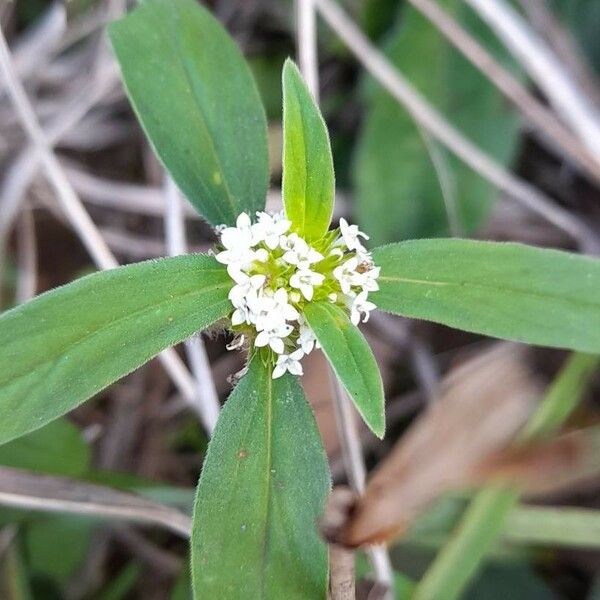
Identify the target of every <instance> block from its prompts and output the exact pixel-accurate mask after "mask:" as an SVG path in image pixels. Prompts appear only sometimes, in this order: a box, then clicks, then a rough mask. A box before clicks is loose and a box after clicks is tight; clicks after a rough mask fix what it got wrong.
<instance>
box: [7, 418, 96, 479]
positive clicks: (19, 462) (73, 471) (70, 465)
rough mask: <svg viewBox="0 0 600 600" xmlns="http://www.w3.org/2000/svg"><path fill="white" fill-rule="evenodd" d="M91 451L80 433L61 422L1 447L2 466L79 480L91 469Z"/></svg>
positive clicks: (66, 423)
mask: <svg viewBox="0 0 600 600" xmlns="http://www.w3.org/2000/svg"><path fill="white" fill-rule="evenodd" d="M90 460H91V452H90V448H89V447H88V445H87V444H86V442H85V440H84V439H83V436H82V435H81V432H80V431H79V429H77V427H75V425H73V424H72V423H69V421H67V419H58V420H56V421H53V422H52V423H48V425H46V426H44V427H42V428H41V429H38V430H37V431H32V432H31V433H28V434H27V435H24V436H23V437H21V438H19V439H17V440H13V441H12V442H10V443H8V444H4V445H2V446H0V465H2V466H3V467H13V468H15V469H26V470H30V471H40V472H43V473H52V474H53V475H63V476H65V477H78V476H80V475H83V474H84V473H85V472H86V471H87V469H88V468H89V466H90Z"/></svg>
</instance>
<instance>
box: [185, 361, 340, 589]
mask: <svg viewBox="0 0 600 600" xmlns="http://www.w3.org/2000/svg"><path fill="white" fill-rule="evenodd" d="M328 491H329V474H328V469H327V461H326V458H325V454H324V451H323V447H322V445H321V439H320V437H319V432H318V430H317V427H316V423H315V420H314V417H313V415H312V412H311V410H310V408H309V406H308V404H307V402H306V400H305V398H304V394H303V393H302V389H301V388H300V386H299V384H298V382H297V380H296V379H295V378H294V377H292V376H291V375H287V374H286V375H284V376H283V377H281V378H280V379H275V380H273V379H271V369H270V368H267V367H265V366H263V364H262V362H261V359H260V356H258V355H257V356H255V357H254V358H253V359H252V361H251V363H250V366H249V369H248V372H247V373H246V375H244V377H243V378H242V379H241V380H240V382H239V383H238V385H237V387H236V388H235V390H234V391H233V393H232V394H231V396H230V398H229V400H228V401H227V403H226V404H225V407H224V409H223V412H222V413H221V416H220V417H219V422H218V424H217V428H216V430H215V432H214V435H213V438H212V440H211V442H210V444H209V447H208V454H207V457H206V461H205V464H204V467H203V469H202V475H201V477H200V482H199V484H198V496H197V499H196V506H195V511H194V525H193V530H192V583H193V588H194V597H195V598H219V599H220V600H228V599H232V600H237V599H238V598H256V599H257V600H259V599H273V600H280V599H281V598H286V599H289V600H296V599H298V600H299V599H306V600H319V599H321V600H323V599H324V598H325V595H326V587H327V548H326V546H325V545H324V543H323V542H322V541H321V540H320V538H319V535H318V533H317V525H316V523H317V519H318V518H319V516H320V514H321V511H322V509H323V504H324V501H325V497H326V496H327V493H328Z"/></svg>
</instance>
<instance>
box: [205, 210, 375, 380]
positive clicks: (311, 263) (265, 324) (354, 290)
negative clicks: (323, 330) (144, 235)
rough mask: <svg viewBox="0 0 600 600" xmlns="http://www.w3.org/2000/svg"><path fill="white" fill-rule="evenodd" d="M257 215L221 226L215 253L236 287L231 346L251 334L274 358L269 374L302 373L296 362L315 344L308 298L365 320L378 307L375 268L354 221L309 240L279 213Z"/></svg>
mask: <svg viewBox="0 0 600 600" xmlns="http://www.w3.org/2000/svg"><path fill="white" fill-rule="evenodd" d="M256 216H257V221H256V222H255V223H252V221H251V219H250V216H249V215H248V214H246V213H241V214H240V215H239V217H238V218H237V221H236V226H235V227H227V226H221V227H219V228H218V229H217V231H218V232H219V234H220V247H221V248H220V251H219V252H218V253H217V254H216V259H217V260H218V261H219V262H221V263H223V264H225V265H227V272H228V273H229V275H230V277H231V278H232V280H233V282H234V285H233V287H232V288H231V290H230V292H229V300H230V301H231V304H232V306H233V309H232V313H231V327H232V330H233V331H234V332H235V333H236V334H237V339H236V342H234V343H233V344H230V346H229V348H230V349H234V348H237V347H240V346H242V345H243V344H244V343H245V341H246V340H247V339H248V340H249V343H251V344H253V345H254V346H255V347H257V348H267V349H269V350H270V354H271V357H272V360H273V363H274V365H275V366H274V369H273V378H274V379H276V378H277V377H281V376H282V375H283V374H284V373H285V372H286V371H289V372H290V373H292V374H294V375H302V365H301V364H300V360H301V359H302V358H303V357H304V356H305V355H307V354H309V353H310V352H311V351H312V350H313V349H314V348H315V347H318V342H317V339H316V337H315V335H314V333H313V331H312V330H311V329H310V327H309V325H308V323H307V322H306V320H305V318H304V316H303V314H304V308H305V306H306V304H307V303H309V302H321V301H324V302H330V303H333V304H336V305H338V306H340V307H342V308H343V309H344V310H346V311H347V312H348V313H349V315H350V319H351V321H352V323H354V324H355V325H358V323H359V322H360V321H361V320H362V321H363V322H365V321H367V320H368V318H369V313H370V312H371V310H373V309H374V308H375V305H374V304H373V303H372V302H370V301H369V300H368V294H369V292H372V291H376V290H377V289H379V288H378V285H377V277H378V276H379V268H378V267H376V266H375V265H374V264H373V260H372V258H371V255H370V253H369V252H368V251H367V249H366V248H365V247H364V246H363V244H362V242H361V239H360V238H363V239H368V237H367V236H366V235H365V234H364V233H363V232H361V231H360V230H359V229H358V227H357V226H356V225H349V224H348V223H347V221H346V220H345V219H340V226H339V229H335V230H333V231H329V232H328V233H327V234H326V235H325V236H323V237H322V238H321V239H319V240H311V243H308V242H307V241H306V240H305V239H304V238H302V237H300V236H299V235H298V234H297V233H294V232H293V231H291V229H292V223H291V222H290V221H289V220H287V219H286V218H285V215H284V213H274V214H271V213H267V212H258V213H256Z"/></svg>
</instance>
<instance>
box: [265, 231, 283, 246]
mask: <svg viewBox="0 0 600 600" xmlns="http://www.w3.org/2000/svg"><path fill="white" fill-rule="evenodd" d="M264 241H265V244H266V245H267V247H268V248H270V249H271V250H275V248H277V246H278V245H279V236H278V235H277V234H273V233H271V234H269V235H267V236H265V239H264Z"/></svg>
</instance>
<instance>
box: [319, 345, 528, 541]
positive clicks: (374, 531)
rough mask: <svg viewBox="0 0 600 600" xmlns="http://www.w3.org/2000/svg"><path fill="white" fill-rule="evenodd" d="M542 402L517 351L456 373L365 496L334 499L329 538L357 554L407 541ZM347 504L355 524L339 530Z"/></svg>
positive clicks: (512, 348)
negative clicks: (429, 511)
mask: <svg viewBox="0 0 600 600" xmlns="http://www.w3.org/2000/svg"><path fill="white" fill-rule="evenodd" d="M537 395H538V387H537V385H536V384H535V381H534V378H533V375H532V374H531V372H530V371H529V370H528V368H527V367H526V365H525V360H524V350H523V349H522V348H520V347H519V346H516V345H514V344H501V345H499V346H496V347H495V348H493V349H492V350H490V351H487V352H485V353H483V354H482V355H480V356H479V357H477V358H475V359H473V360H470V361H468V362H467V363H466V364H464V365H463V366H462V367H459V368H457V369H455V370H454V371H453V372H452V373H451V374H450V375H449V376H448V377H447V378H446V379H445V381H444V383H443V385H442V389H441V391H440V398H439V400H438V401H437V402H436V403H435V404H434V405H433V406H432V407H431V408H430V409H429V410H428V411H427V412H426V413H425V414H424V415H423V416H422V417H421V418H420V419H419V420H418V422H417V423H416V424H415V425H414V426H413V427H412V428H411V429H410V430H409V432H408V433H407V434H406V435H405V436H404V437H403V438H402V439H401V441H400V442H399V443H398V444H397V445H396V447H395V449H394V450H393V451H392V453H391V454H390V455H389V456H388V457H387V459H386V460H385V461H384V462H383V463H382V464H381V466H380V467H379V468H378V469H377V471H376V472H375V474H374V475H373V477H372V478H371V480H370V481H369V484H368V486H367V489H366V491H365V494H364V496H362V497H361V498H360V499H358V501H357V502H355V503H354V504H352V505H349V503H348V498H347V494H346V496H345V498H342V501H340V498H339V496H338V493H337V492H334V494H332V497H331V499H330V502H329V505H328V509H327V511H326V513H325V517H324V519H323V522H322V532H323V535H324V536H325V537H326V539H327V540H328V541H331V542H335V543H340V544H343V545H346V546H349V547H357V546H361V545H364V544H372V543H378V542H384V541H388V540H390V539H392V538H394V537H397V536H399V535H401V534H402V533H403V532H404V531H405V530H406V529H407V527H408V526H409V525H410V523H412V522H413V520H414V519H415V517H416V516H418V515H419V514H420V513H421V512H422V511H423V510H424V509H425V508H426V507H427V506H428V505H429V504H430V503H431V502H432V501H433V500H435V499H436V498H437V497H439V496H440V494H442V493H443V492H445V491H447V490H449V489H452V488H457V487H462V486H464V485H468V484H469V483H471V480H472V478H473V476H474V473H475V472H477V469H478V468H479V466H480V464H481V461H482V459H483V458H485V457H489V456H491V455H492V454H495V453H497V452H498V451H500V450H501V449H503V448H505V447H506V446H507V444H508V443H509V442H510V441H511V440H512V439H513V438H514V436H515V434H516V433H517V431H518V430H519V429H520V428H521V427H522V426H523V424H524V423H525V421H526V420H527V418H528V416H529V415H530V414H531V411H532V409H533V406H534V403H533V401H534V399H535V398H536V396H537ZM344 505H345V509H344V510H345V511H346V514H347V519H346V520H345V521H344V522H343V523H342V524H341V525H339V514H340V506H344ZM336 511H337V512H336ZM336 514H337V518H338V522H337V523H336V522H335V515H336ZM332 519H333V520H332Z"/></svg>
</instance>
